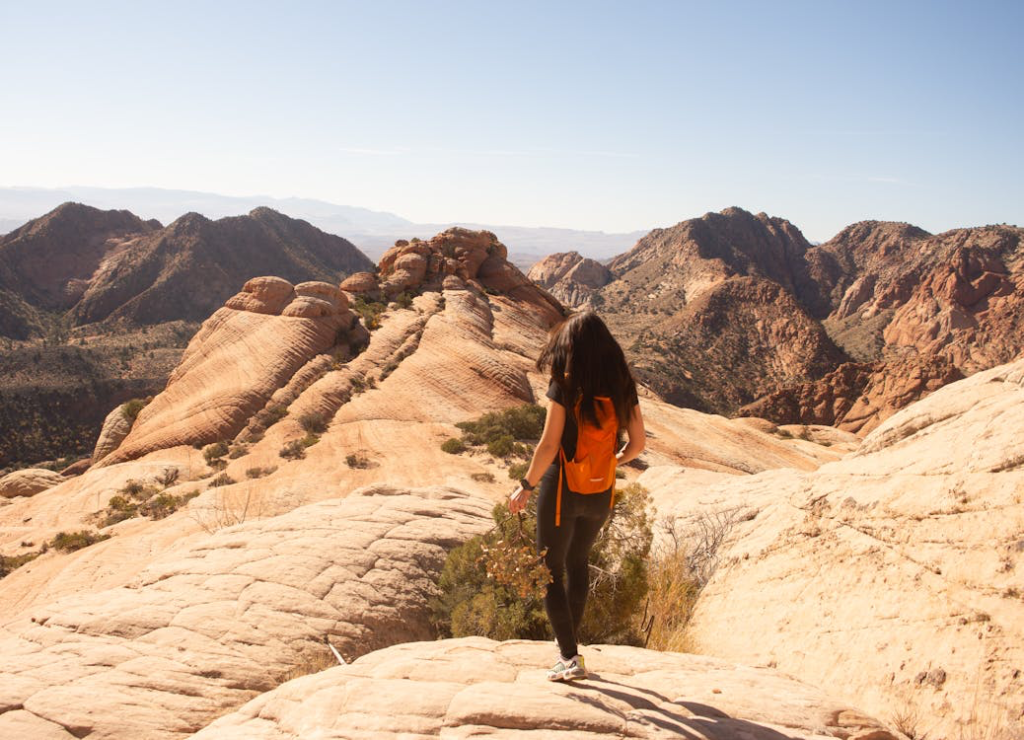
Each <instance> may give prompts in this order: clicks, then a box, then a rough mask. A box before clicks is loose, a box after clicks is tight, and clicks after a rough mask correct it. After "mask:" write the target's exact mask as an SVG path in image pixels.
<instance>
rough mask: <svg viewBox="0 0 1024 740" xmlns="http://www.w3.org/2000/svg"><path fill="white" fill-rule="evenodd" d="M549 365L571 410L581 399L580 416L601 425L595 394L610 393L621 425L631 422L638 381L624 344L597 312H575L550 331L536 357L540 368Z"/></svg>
mask: <svg viewBox="0 0 1024 740" xmlns="http://www.w3.org/2000/svg"><path fill="white" fill-rule="evenodd" d="M547 367H550V368H551V379H552V380H553V381H555V383H557V384H558V386H559V388H561V390H562V398H563V399H565V401H566V407H567V408H568V409H569V411H570V413H571V412H572V408H573V404H575V402H576V400H577V399H580V401H581V403H580V416H581V417H583V420H584V421H586V422H588V423H590V424H593V425H594V426H600V422H599V421H598V418H597V409H596V407H595V405H594V396H608V397H610V398H611V399H612V405H614V406H615V415H616V416H617V417H618V419H619V427H620V428H622V427H624V426H626V424H627V423H628V422H629V417H630V415H631V414H632V413H633V404H634V403H635V399H636V381H635V380H633V374H632V373H631V372H630V371H629V365H627V364H626V356H625V355H624V354H623V353H622V347H620V346H619V343H618V342H616V341H615V337H613V336H612V333H611V332H610V331H608V327H607V326H605V323H604V322H603V321H602V320H601V317H600V316H598V315H597V314H596V313H594V312H593V311H590V310H587V311H581V312H579V313H574V314H573V315H572V316H570V317H569V318H567V319H565V320H564V321H563V322H562V323H560V324H558V325H557V326H555V327H554V328H553V329H552V330H551V332H550V334H549V335H548V342H547V344H546V345H544V349H543V350H541V353H540V357H539V358H538V359H537V369H538V370H540V371H541V372H543V371H544V369H545V368H547Z"/></svg>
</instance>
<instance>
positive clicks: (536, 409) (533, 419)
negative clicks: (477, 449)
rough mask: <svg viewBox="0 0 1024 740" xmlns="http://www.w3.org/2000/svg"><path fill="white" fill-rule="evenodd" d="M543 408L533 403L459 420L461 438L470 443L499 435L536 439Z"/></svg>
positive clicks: (540, 428) (541, 421)
mask: <svg viewBox="0 0 1024 740" xmlns="http://www.w3.org/2000/svg"><path fill="white" fill-rule="evenodd" d="M544 417H545V411H544V408H543V407H541V406H538V405H537V404H535V403H527V404H523V405H522V406H516V407H514V408H510V409H505V410H504V411H491V412H489V413H486V414H484V415H483V416H481V417H480V418H479V419H477V420H476V421H460V422H459V423H458V424H456V425H455V426H457V427H458V428H459V429H461V430H462V431H463V439H464V440H465V441H466V442H467V443H468V444H471V445H486V444H489V443H491V442H493V441H495V440H497V439H498V438H500V437H505V436H508V437H512V438H513V439H518V440H522V439H525V440H538V439H540V435H541V433H542V432H543V431H544Z"/></svg>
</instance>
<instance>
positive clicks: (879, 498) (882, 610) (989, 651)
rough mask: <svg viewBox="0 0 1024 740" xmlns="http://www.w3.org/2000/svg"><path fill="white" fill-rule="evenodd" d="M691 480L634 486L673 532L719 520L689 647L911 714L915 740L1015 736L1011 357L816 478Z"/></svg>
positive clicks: (1019, 485) (1018, 465) (1018, 503)
mask: <svg viewBox="0 0 1024 740" xmlns="http://www.w3.org/2000/svg"><path fill="white" fill-rule="evenodd" d="M689 475H691V474H690V473H689V471H686V472H684V473H682V474H680V477H681V478H682V484H681V485H676V486H672V485H659V480H658V479H659V477H660V478H661V480H662V482H664V481H665V480H666V473H665V471H663V470H661V469H652V470H651V471H649V472H648V473H646V474H645V476H641V478H640V481H641V483H645V484H647V485H649V487H650V488H651V489H652V493H653V495H654V498H655V502H656V504H659V505H661V502H662V501H666V500H667V501H669V505H668V506H661V508H665V509H671V510H672V511H673V513H675V514H676V515H677V516H679V517H680V521H681V522H682V523H686V521H687V518H689V522H690V523H691V524H694V523H699V522H700V521H701V520H703V521H704V522H705V523H707V522H709V521H710V520H709V519H708V517H709V516H717V517H718V518H719V519H722V518H723V516H724V517H725V518H726V519H728V521H730V522H731V528H727V531H728V536H727V538H726V540H725V542H724V544H723V545H722V547H721V548H720V549H719V551H718V554H717V557H718V562H719V563H720V565H719V567H718V570H717V571H716V573H715V575H714V576H713V578H712V579H711V581H710V582H709V584H708V585H707V587H706V588H705V590H704V591H703V592H702V594H701V596H700V598H699V600H698V603H697V607H696V611H695V614H694V618H693V621H692V622H691V624H690V627H689V630H688V635H687V637H688V639H689V641H690V642H689V644H692V645H694V646H695V649H697V650H699V651H702V652H706V653H708V654H713V655H717V656H720V657H723V658H725V659H728V660H735V661H741V662H747V663H765V664H770V665H776V666H777V667H778V668H779V669H780V670H783V671H785V672H787V673H789V674H791V675H795V676H800V677H801V678H802V679H803V680H806V681H810V682H812V683H815V684H816V685H821V686H829V687H836V690H837V691H838V692H839V693H838V695H839V696H840V697H841V698H843V699H844V700H846V701H850V702H853V703H856V704H857V705H858V706H860V707H862V708H864V709H865V710H867V711H869V712H871V713H873V714H875V715H877V716H882V717H888V716H894V715H896V714H897V713H906V712H907V711H908V709H910V710H913V711H914V712H916V713H917V714H918V716H919V717H920V718H921V724H920V725H919V731H921V732H927V733H928V736H929V737H932V736H935V737H942V736H946V737H957V736H958V734H957V733H959V732H961V731H963V732H967V733H970V732H979V731H982V730H984V727H985V723H986V722H990V723H991V722H993V721H995V722H998V723H1004V724H1005V726H1006V727H1018V728H1019V725H1017V724H1012V723H1014V722H1019V720H1020V718H1021V712H1022V711H1024V600H1022V597H1021V594H1024V358H1022V359H1019V360H1017V361H1016V362H1014V363H1011V364H1009V365H1004V366H999V367H997V368H993V369H991V370H987V371H984V372H981V373H978V374H976V375H974V376H972V377H970V378H968V379H965V380H961V381H958V382H956V383H953V384H951V385H948V386H946V387H945V388H942V389H940V390H938V391H936V392H935V393H933V394H932V395H930V396H929V397H928V398H926V399H924V400H922V401H918V402H917V403H915V404H913V405H911V406H910V407H908V408H906V409H903V410H902V411H900V412H899V413H897V414H895V415H893V416H892V417H890V418H889V419H888V420H886V421H885V422H884V423H883V424H881V425H880V426H878V427H877V428H876V429H875V430H874V431H873V432H871V433H870V434H869V435H868V436H867V437H866V438H865V439H864V443H863V445H862V446H861V448H860V449H859V450H857V451H856V452H854V453H852V454H850V455H848V456H847V457H845V458H844V459H842V460H840V461H838V462H833V463H829V464H826V465H823V466H821V467H820V468H819V469H817V470H816V471H813V472H798V471H796V470H792V469H789V470H783V469H780V470H773V471H768V472H766V473H762V474H760V475H756V476H751V477H744V478H735V477H734V478H729V479H724V478H723V479H722V480H721V481H719V482H715V481H713V480H711V481H706V480H701V479H699V480H695V481H694V483H693V484H692V485H690V486H687V485H686V483H685V479H686V477H687V476H689ZM700 475H706V474H703V473H700ZM702 513H703V514H704V515H705V516H704V517H701V514H702ZM993 718H994V719H993ZM995 726H1003V725H1002V724H997V725H995Z"/></svg>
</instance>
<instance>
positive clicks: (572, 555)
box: [509, 311, 644, 681]
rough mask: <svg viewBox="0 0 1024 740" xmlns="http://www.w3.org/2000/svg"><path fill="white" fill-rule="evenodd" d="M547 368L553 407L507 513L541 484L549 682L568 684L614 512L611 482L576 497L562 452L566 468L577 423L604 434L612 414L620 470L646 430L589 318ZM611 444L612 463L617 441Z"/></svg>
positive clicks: (564, 330)
mask: <svg viewBox="0 0 1024 740" xmlns="http://www.w3.org/2000/svg"><path fill="white" fill-rule="evenodd" d="M545 368H550V374H551V381H550V384H549V386H548V392H547V396H548V398H549V399H551V403H550V404H549V405H548V411H547V418H546V420H545V422H544V432H543V434H542V436H541V439H540V442H539V443H538V445H537V449H536V450H534V453H533V460H532V461H531V463H530V468H529V470H527V472H526V477H525V478H524V479H522V480H521V481H520V485H519V486H518V487H517V488H516V490H515V491H514V492H513V493H512V495H511V497H510V498H509V510H510V511H512V512H513V513H516V512H519V511H522V510H523V509H524V508H526V504H527V502H528V501H529V498H530V493H531V492H532V491H533V490H534V487H535V486H536V485H537V484H538V483H539V484H540V488H539V492H538V496H537V550H538V551H539V552H545V551H546V552H545V556H544V560H545V562H546V563H547V566H548V569H549V570H550V571H551V577H552V582H551V583H550V584H549V585H548V589H547V593H546V594H545V596H544V609H545V610H546V611H547V615H548V619H549V620H551V628H552V630H553V631H554V633H555V638H556V639H557V641H558V649H559V652H560V655H559V659H558V662H557V663H555V666H554V667H553V668H552V669H551V670H550V671H548V679H549V680H551V681H568V680H571V679H574V678H586V676H587V670H586V667H585V665H584V663H583V657H582V656H581V655H579V648H578V645H577V642H576V635H577V632H578V630H579V626H580V622H581V621H582V619H583V608H584V606H585V605H586V601H587V591H588V589H589V586H590V580H589V575H590V573H589V564H588V560H589V556H590V548H591V547H592V546H593V544H594V541H595V540H596V539H597V534H598V532H599V531H600V529H601V527H602V525H604V523H605V521H607V519H608V515H609V514H610V512H611V506H612V495H613V489H614V477H612V478H611V480H612V485H610V486H609V487H608V489H607V490H604V491H601V492H599V493H588V494H584V493H578V492H576V491H573V490H571V489H570V488H569V486H568V483H567V477H566V475H565V470H564V469H563V468H564V467H565V466H564V465H563V464H562V462H561V461H562V459H563V458H562V455H560V454H559V452H560V451H561V452H562V453H564V459H565V460H567V461H571V460H573V459H574V458H575V457H576V452H577V450H576V443H577V431H578V423H579V421H581V422H582V423H583V424H584V425H585V426H584V429H585V430H586V428H587V425H590V427H591V429H590V431H593V430H594V429H599V428H600V427H602V426H604V427H607V426H608V425H609V424H610V423H611V422H609V421H608V419H609V417H608V413H609V412H610V409H612V408H614V413H615V420H614V422H615V426H617V427H618V428H619V429H622V428H625V430H626V434H627V436H628V442H627V443H626V445H625V446H624V447H623V448H622V449H621V450H620V451H619V452H618V454H616V455H615V461H616V462H615V464H616V465H621V464H623V463H626V462H629V461H630V460H632V459H633V458H635V457H636V456H637V455H639V454H640V453H641V452H642V451H643V449H644V422H643V418H642V417H641V415H640V406H639V405H638V400H637V394H636V382H635V381H634V380H633V376H632V374H631V373H630V371H629V366H628V365H627V364H626V358H625V356H624V355H623V353H622V348H621V347H620V346H619V343H618V342H616V341H615V338H614V337H613V336H612V335H611V332H609V331H608V327H607V326H605V324H604V322H603V321H601V319H600V318H599V317H598V315H597V314H596V313H594V312H593V311H585V312H582V313H577V314H574V315H572V316H570V317H569V318H568V319H566V320H565V321H563V322H562V323H561V324H559V325H558V326H556V327H555V328H554V329H553V330H552V331H551V334H550V336H549V337H548V342H547V345H546V346H545V347H544V349H543V350H542V351H541V354H540V358H539V359H538V360H537V369H538V370H540V371H541V372H543V371H544V369H545ZM595 399H596V400H595ZM609 400H610V402H609ZM602 411H603V412H604V413H602ZM578 420H579V421H578ZM608 444H609V445H610V449H609V455H610V453H612V452H614V445H615V441H614V436H613V437H612V438H611V440H610V442H609V443H608Z"/></svg>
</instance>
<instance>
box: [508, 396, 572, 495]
mask: <svg viewBox="0 0 1024 740" xmlns="http://www.w3.org/2000/svg"><path fill="white" fill-rule="evenodd" d="M563 429H565V406H563V405H562V404H560V403H558V402H557V401H552V402H551V403H549V404H548V413H547V417H546V418H545V419H544V431H543V432H542V433H541V435H540V442H538V443H537V448H536V449H535V450H534V451H533V460H531V461H530V469H529V470H527V471H526V482H527V483H529V484H530V486H536V485H537V484H538V483H539V482H540V479H541V477H542V476H543V475H544V472H545V471H546V470H547V469H548V466H549V465H551V463H553V462H554V461H555V456H556V455H558V448H559V447H560V446H561V444H562V430H563ZM529 500H530V492H529V491H526V490H524V489H523V487H522V486H516V490H515V491H513V492H512V495H511V496H510V497H509V503H508V509H509V511H511V512H512V513H513V514H515V513H517V512H520V511H522V510H523V509H525V508H526V502H527V501H529Z"/></svg>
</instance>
